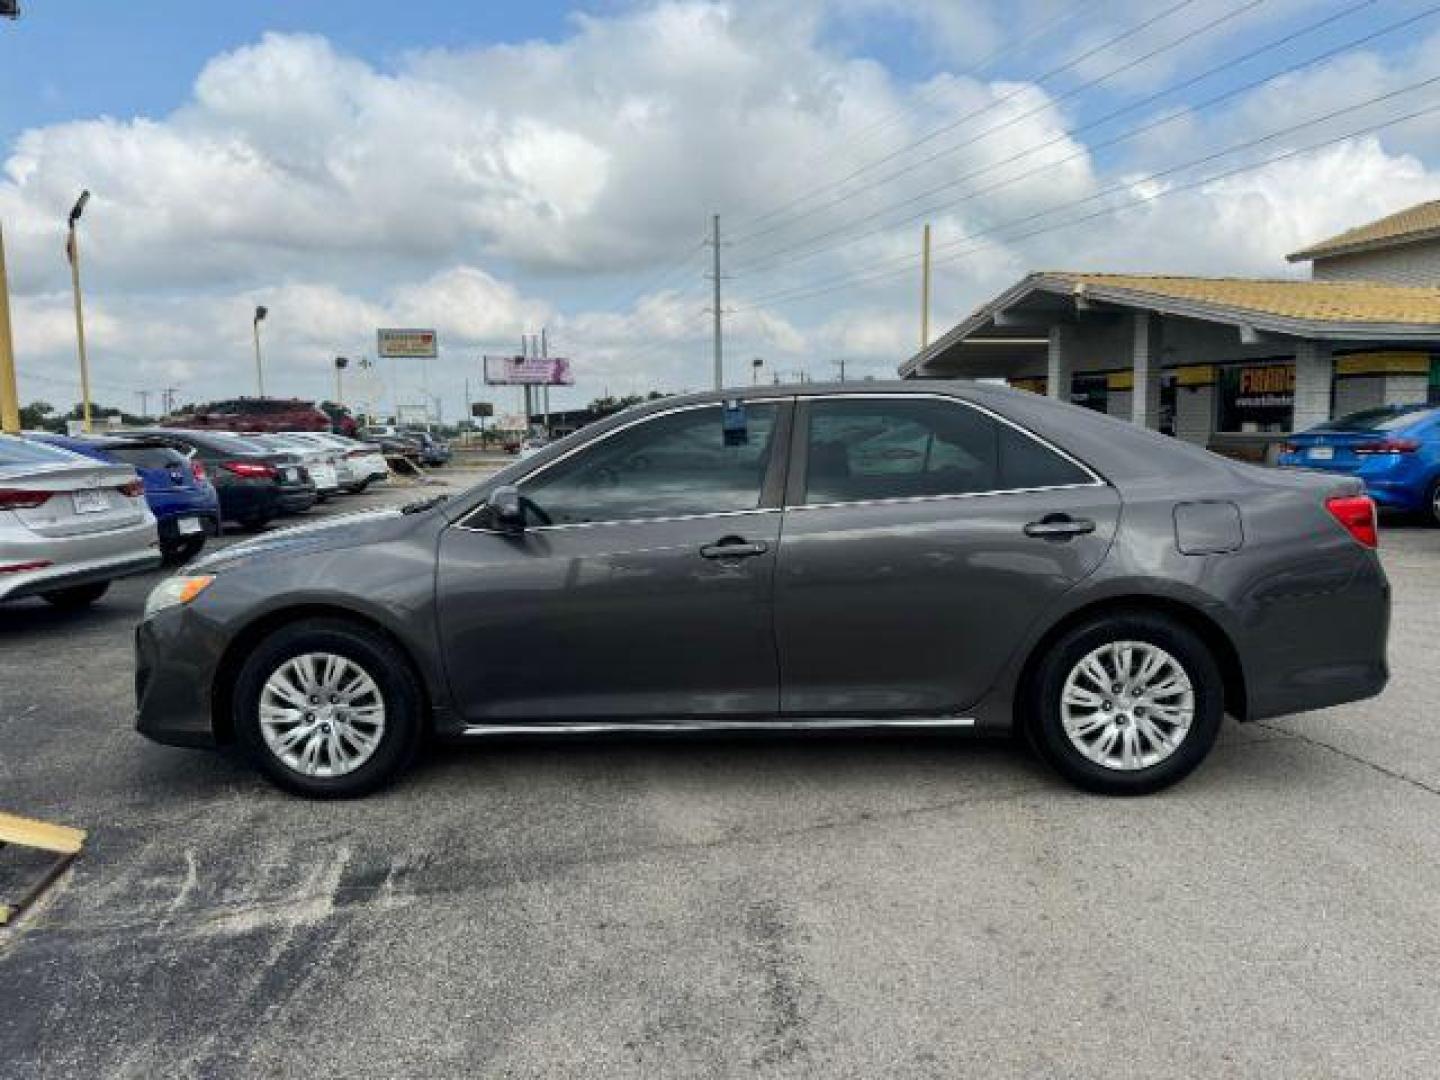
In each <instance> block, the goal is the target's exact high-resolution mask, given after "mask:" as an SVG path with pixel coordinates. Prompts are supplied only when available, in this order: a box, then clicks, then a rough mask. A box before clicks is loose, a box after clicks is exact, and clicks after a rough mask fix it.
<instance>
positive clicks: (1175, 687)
mask: <svg viewBox="0 0 1440 1080" xmlns="http://www.w3.org/2000/svg"><path fill="white" fill-rule="evenodd" d="M1060 719H1061V723H1062V724H1063V726H1064V729H1065V735H1066V737H1067V738H1068V739H1069V740H1070V742H1071V744H1072V745H1073V746H1074V747H1075V749H1076V750H1078V751H1080V753H1081V754H1083V755H1084V756H1085V757H1087V758H1088V759H1090V760H1091V761H1093V762H1095V763H1096V764H1097V765H1100V766H1103V767H1104V768H1107V769H1117V770H1122V771H1126V772H1133V771H1135V770H1138V769H1146V768H1149V767H1150V766H1152V765H1157V764H1159V763H1160V762H1162V761H1164V760H1165V759H1166V758H1168V757H1169V756H1170V755H1171V754H1173V753H1175V751H1176V750H1178V749H1179V748H1180V745H1181V743H1183V742H1184V741H1185V736H1186V735H1187V734H1188V733H1189V731H1190V726H1191V724H1192V723H1193V722H1194V720H1195V689H1194V687H1193V686H1192V684H1191V682H1190V676H1189V675H1188V674H1187V673H1186V671H1185V669H1184V667H1182V666H1181V664H1180V662H1179V661H1178V660H1176V659H1175V657H1173V656H1171V655H1170V654H1169V653H1168V652H1166V651H1165V650H1164V649H1162V648H1160V647H1159V646H1158V645H1153V644H1151V643H1149V642H1145V641H1112V642H1109V643H1107V644H1105V645H1102V646H1100V647H1099V648H1097V649H1094V650H1093V651H1091V652H1090V653H1088V654H1086V655H1085V656H1084V657H1082V658H1081V659H1080V660H1079V662H1078V663H1076V664H1075V666H1074V667H1073V668H1071V669H1070V674H1069V675H1068V676H1067V677H1066V679H1065V685H1064V687H1063V688H1062V690H1061V692H1060Z"/></svg>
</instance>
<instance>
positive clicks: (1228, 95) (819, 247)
mask: <svg viewBox="0 0 1440 1080" xmlns="http://www.w3.org/2000/svg"><path fill="white" fill-rule="evenodd" d="M1374 2H1375V0H1362V2H1361V3H1359V4H1356V5H1354V6H1352V7H1350V8H1347V9H1345V10H1344V11H1342V12H1340V13H1338V14H1337V15H1334V16H1331V17H1329V18H1327V19H1324V20H1321V21H1320V22H1319V23H1315V24H1312V25H1310V26H1308V27H1305V28H1303V29H1301V30H1298V31H1295V32H1294V33H1291V34H1287V35H1285V36H1284V37H1281V38H1278V39H1276V40H1275V41H1272V42H1270V43H1269V44H1267V45H1264V46H1261V47H1259V48H1257V49H1253V50H1251V51H1250V52H1249V53H1247V54H1245V55H1244V56H1242V57H1239V58H1237V59H1236V60H1234V61H1231V62H1228V63H1226V64H1221V65H1218V66H1217V67H1214V68H1211V69H1210V70H1209V71H1207V72H1203V73H1201V74H1200V75H1198V76H1194V77H1192V78H1189V79H1185V80H1183V81H1182V82H1180V83H1176V84H1174V85H1172V86H1169V87H1166V88H1165V89H1163V90H1160V91H1157V92H1156V93H1153V94H1150V95H1148V96H1147V97H1145V98H1142V99H1141V100H1139V101H1136V102H1132V103H1131V104H1129V105H1127V106H1125V107H1123V108H1121V109H1117V110H1114V111H1113V112H1110V113H1108V114H1106V115H1105V116H1103V117H1100V118H1098V119H1097V120H1094V121H1091V122H1090V123H1087V124H1083V125H1081V126H1080V127H1078V128H1075V129H1074V130H1073V131H1067V132H1062V133H1061V134H1060V135H1057V136H1055V137H1054V138H1052V139H1049V140H1047V141H1045V142H1043V143H1038V144H1036V145H1034V146H1031V147H1029V148H1027V149H1025V150H1021V151H1017V152H1016V153H1014V154H1011V155H1010V156H1009V157H1007V158H1004V159H1002V160H1000V161H996V162H991V163H990V164H988V165H985V166H982V167H981V168H978V169H973V170H971V171H970V172H968V173H964V174H962V175H960V176H958V177H954V178H952V179H950V180H947V181H946V182H945V183H943V184H939V185H937V186H935V187H932V188H929V189H927V190H925V191H922V192H920V193H919V194H917V195H913V196H911V197H910V198H907V199H903V200H901V201H900V202H898V203H893V204H891V205H890V206H887V207H883V208H881V209H880V210H877V211H874V212H872V213H870V214H866V215H865V216H863V217H860V218H857V219H855V220H854V221H851V222H849V223H847V224H846V225H843V226H837V227H835V228H832V229H829V230H826V231H825V232H821V233H817V234H816V235H814V236H811V237H809V238H808V239H806V240H803V241H800V242H797V243H795V244H791V245H789V246H788V247H784V248H779V249H777V250H776V251H774V252H772V253H771V254H770V255H769V256H764V257H761V258H760V259H759V260H757V261H754V262H751V263H746V264H743V265H742V266H741V267H740V270H741V271H743V272H750V273H754V272H755V271H758V270H770V269H774V268H775V267H777V266H783V265H785V264H787V263H792V262H801V261H804V260H805V259H809V258H812V257H814V256H815V255H818V254H820V253H821V252H824V251H828V250H832V249H834V248H835V247H841V246H845V245H848V244H852V243H857V242H859V241H860V240H863V239H866V238H868V237H871V236H876V235H879V234H881V233H884V232H886V231H888V230H890V229H893V228H896V227H898V226H900V225H904V224H907V223H908V222H912V221H916V220H919V219H921V218H924V217H927V216H930V215H933V214H935V213H937V212H938V211H940V210H948V209H950V208H952V207H955V206H958V205H960V204H961V203H964V202H968V201H970V200H972V199H976V198H979V197H980V196H981V195H988V194H991V193H993V192H996V191H999V190H1001V189H1003V188H1006V187H1010V186H1011V185H1013V184H1017V183H1020V182H1021V181H1023V180H1028V179H1031V178H1032V177H1035V176H1038V175H1041V174H1044V173H1047V172H1051V171H1053V170H1055V169H1057V168H1059V167H1060V166H1062V165H1065V164H1067V163H1069V162H1071V161H1075V160H1078V159H1081V158H1086V157H1089V156H1091V155H1093V154H1094V153H1095V152H1096V151H1097V150H1103V149H1107V148H1109V147H1112V146H1116V145H1118V144H1120V143H1122V142H1126V141H1128V140H1130V139H1133V138H1135V137H1136V136H1139V135H1142V134H1145V133H1146V132H1150V131H1153V130H1155V129H1157V128H1160V127H1163V126H1164V125H1166V124H1172V123H1174V122H1175V121H1176V120H1180V119H1184V118H1185V117H1188V116H1192V115H1195V114H1197V113H1200V112H1203V111H1205V110H1206V109H1209V108H1212V107H1213V106H1215V105H1218V104H1221V103H1222V102H1224V101H1227V100H1230V99H1232V98H1235V97H1238V96H1240V95H1241V94H1244V93H1248V92H1249V91H1251V90H1254V89H1256V88H1257V87H1261V86H1264V85H1266V84H1268V83H1271V82H1274V81H1276V80H1277V79H1281V78H1284V77H1285V76H1287V75H1292V74H1294V73H1295V72H1297V71H1301V70H1304V69H1305V68H1308V67H1313V66H1314V65H1316V64H1319V63H1323V62H1324V61H1326V60H1330V59H1332V58H1334V57H1336V56H1338V55H1341V54H1343V53H1346V52H1349V51H1351V50H1353V49H1356V48H1358V47H1360V46H1362V45H1365V44H1368V43H1369V42H1371V41H1374V40H1375V39H1377V38H1380V37H1383V36H1385V35H1387V34H1392V33H1394V32H1396V31H1397V30H1401V29H1404V28H1406V27H1408V26H1411V25H1413V24H1414V23H1417V22H1419V21H1421V20H1423V19H1427V18H1430V17H1431V16H1433V15H1434V14H1436V13H1437V12H1440V4H1437V5H1434V6H1432V7H1430V8H1427V9H1426V10H1424V11H1422V12H1420V13H1419V14H1417V15H1413V16H1411V17H1409V18H1406V19H1402V20H1400V21H1398V22H1395V23H1392V24H1390V25H1389V26H1385V27H1382V28H1381V29H1379V30H1376V31H1373V32H1372V33H1369V34H1366V35H1364V36H1362V37H1360V38H1356V39H1353V40H1351V41H1347V42H1344V43H1343V44H1341V45H1338V46H1336V47H1334V48H1331V49H1327V50H1326V51H1324V52H1322V53H1319V54H1317V55H1315V56H1312V57H1309V58H1308V59H1305V60H1302V61H1300V62H1298V63H1295V64H1292V65H1291V66H1290V67H1288V68H1284V69H1282V70H1280V71H1277V72H1272V73H1269V74H1267V75H1264V76H1261V77H1260V78H1258V79H1254V80H1252V81H1250V82H1248V83H1245V84H1244V85H1241V86H1238V87H1233V88H1231V89H1230V90H1227V91H1225V92H1224V93H1221V94H1217V95H1215V96H1213V97H1210V98H1208V99H1206V100H1204V101H1201V102H1196V103H1192V104H1189V105H1182V106H1180V107H1179V108H1177V109H1176V110H1175V111H1173V112H1171V113H1168V114H1166V115H1165V116H1161V117H1158V118H1157V119H1155V120H1151V121H1149V122H1147V123H1145V124H1142V125H1140V126H1138V127H1135V128H1131V129H1129V130H1127V131H1124V132H1121V133H1119V134H1117V135H1115V136H1113V137H1111V138H1109V139H1105V140H1103V141H1101V142H1098V143H1094V144H1092V145H1090V146H1082V147H1081V148H1079V149H1078V150H1076V151H1075V152H1073V153H1070V154H1067V155H1065V156H1064V157H1062V158H1060V159H1058V160H1056V161H1049V162H1046V163H1045V164H1043V165H1041V166H1039V167H1037V168H1034V169H1029V170H1027V171H1025V172H1021V173H1016V174H1014V175H1012V176H1009V177H1006V178H1005V179H1003V180H1000V181H997V182H995V183H993V184H988V185H986V186H984V187H980V188H976V189H975V190H973V191H970V192H967V193H966V194H964V195H962V196H960V197H959V198H957V199H953V200H951V201H949V202H944V203H937V204H935V205H931V206H927V207H925V208H923V209H921V210H917V211H916V212H915V213H913V214H910V215H909V216H907V217H904V218H900V219H897V220H893V221H888V222H886V223H885V224H882V225H879V226H876V227H875V228H873V229H867V230H866V231H864V232H861V233H858V234H855V235H853V236H848V237H846V238H844V239H841V240H839V241H837V242H836V243H822V241H825V240H828V239H830V238H831V237H834V236H837V235H841V234H844V233H847V232H848V231H849V230H850V229H852V228H854V227H855V226H857V225H863V224H866V223H867V222H871V221H875V220H877V219H879V218H883V217H887V216H888V215H890V214H891V213H893V212H895V211H897V210H901V209H904V208H905V207H907V206H913V205H914V204H916V203H918V202H921V201H922V200H924V199H928V198H930V197H932V196H934V195H938V194H940V193H941V192H943V191H947V190H951V189H953V188H956V187H959V186H961V185H962V184H964V183H966V182H967V181H970V180H973V179H975V178H977V177H980V176H983V175H985V174H986V173H990V172H994V171H995V170H996V169H998V168H1001V167H1002V166H1005V165H1009V164H1013V163H1014V162H1016V161H1019V160H1021V159H1023V158H1026V157H1030V156H1032V155H1034V154H1037V153H1039V152H1041V151H1043V150H1047V149H1049V148H1050V147H1052V146H1057V145H1059V144H1061V143H1064V142H1068V141H1070V140H1071V139H1073V138H1074V137H1075V136H1076V135H1079V134H1081V133H1082V132H1085V131H1089V130H1091V129H1093V128H1096V127H1099V126H1100V125H1102V124H1104V123H1107V122H1109V121H1110V120H1113V119H1115V118H1116V117H1118V116H1121V115H1123V114H1125V113H1127V112H1133V111H1135V110H1136V109H1138V108H1142V107H1144V106H1145V105H1148V104H1151V103H1152V102H1154V101H1156V100H1158V99H1160V98H1162V97H1166V96H1168V95H1169V94H1172V93H1174V92H1176V91H1177V90H1181V89H1184V88H1186V87H1187V86H1190V85H1193V84H1194V83H1196V82H1199V81H1201V80H1203V79H1206V78H1209V77H1210V76H1213V75H1215V74H1217V73H1219V72H1220V71H1223V70H1225V69H1226V68H1229V67H1233V66H1235V65H1236V64H1239V63H1244V62H1246V61H1248V60H1252V59H1254V58H1255V57H1256V56H1257V55H1259V54H1261V53H1264V52H1269V51H1272V50H1274V49H1276V48H1280V47H1282V46H1284V45H1287V44H1289V43H1290V42H1292V41H1294V40H1295V39H1296V38H1297V37H1301V36H1303V35H1305V34H1308V33H1312V32H1313V31H1315V30H1316V29H1319V28H1320V27H1322V26H1324V25H1325V24H1327V23H1330V22H1333V21H1335V20H1336V19H1338V18H1342V17H1344V16H1346V15H1349V14H1352V13H1353V12H1355V11H1356V10H1358V9H1359V8H1361V7H1366V6H1369V5H1370V4H1373V3H1374ZM797 251H798V252H799V253H798V254H794V255H793V256H791V257H789V258H786V257H784V256H786V255H789V254H790V253H791V252H797Z"/></svg>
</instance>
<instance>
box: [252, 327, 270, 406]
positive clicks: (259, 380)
mask: <svg viewBox="0 0 1440 1080" xmlns="http://www.w3.org/2000/svg"><path fill="white" fill-rule="evenodd" d="M269 314H270V309H269V308H267V307H263V306H260V305H256V308H255V322H254V324H253V326H252V329H254V331H255V386H256V387H257V388H258V390H259V393H260V396H261V397H262V398H263V397H264V396H265V365H264V364H263V363H261V361H260V324H261V323H262V322H264V321H265V316H266V315H269Z"/></svg>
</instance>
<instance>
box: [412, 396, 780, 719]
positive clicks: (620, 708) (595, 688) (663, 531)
mask: <svg viewBox="0 0 1440 1080" xmlns="http://www.w3.org/2000/svg"><path fill="white" fill-rule="evenodd" d="M791 408H792V405H791V403H790V402H789V401H788V400H784V399H778V400H766V401H752V402H749V403H746V404H736V403H732V404H731V405H728V406H722V405H719V404H705V405H687V406H682V407H679V408H676V409H674V410H667V411H665V412H662V413H658V414H651V415H648V416H645V417H642V418H639V419H637V420H636V421H635V422H634V423H632V424H628V425H622V426H620V427H618V428H616V429H613V430H612V431H610V432H608V433H606V434H605V435H602V436H600V437H599V438H598V439H596V440H593V441H591V442H588V443H585V444H583V445H582V446H581V447H579V448H577V449H576V450H574V451H572V452H571V453H570V454H568V455H565V456H563V457H561V458H559V459H557V460H556V461H553V462H548V463H545V464H544V465H542V466H540V467H539V468H537V469H536V470H535V472H533V473H531V474H530V475H529V476H527V477H525V478H524V479H523V480H522V481H521V482H520V483H519V485H518V486H519V489H520V492H521V494H522V496H523V497H524V499H525V500H526V502H525V505H526V506H527V508H528V513H529V515H530V518H531V520H530V523H529V524H528V526H527V528H525V530H524V531H523V532H520V533H518V534H513V533H512V534H506V533H503V532H499V531H495V530H494V529H493V528H491V527H490V524H491V523H490V520H489V518H488V516H487V513H486V511H485V510H484V508H481V509H480V510H479V511H477V512H476V513H474V514H472V515H471V516H470V517H469V518H467V519H464V520H462V521H461V522H459V523H457V524H456V525H455V526H452V527H451V528H449V529H447V530H446V531H445V533H444V534H443V536H442V538H441V542H440V551H439V568H438V571H437V573H438V579H437V611H438V618H439V630H440V636H441V641H442V643H443V648H444V650H445V657H446V663H447V666H448V673H449V679H450V684H451V688H452V692H453V694H454V698H455V700H456V701H457V703H458V707H459V708H460V710H461V712H462V714H463V716H464V718H465V720H466V721H467V722H470V723H486V722H504V721H516V720H528V721H546V720H555V721H560V720H567V719H594V718H602V719H603V718H612V719H615V718H625V719H635V720H646V721H663V720H676V719H679V720H692V719H696V718H700V719H703V718H706V717H711V718H731V719H733V718H738V717H749V716H765V717H770V716H773V715H774V714H775V712H776V710H777V707H778V700H779V673H778V667H777V664H776V657H775V638H774V619H773V611H772V596H771V591H772V587H773V579H774V568H775V552H776V548H777V546H778V542H779V539H780V517H781V514H780V502H781V498H782V494H783V483H784V466H785V460H784V459H785V449H786V447H787V445H788V433H789V426H790V412H791Z"/></svg>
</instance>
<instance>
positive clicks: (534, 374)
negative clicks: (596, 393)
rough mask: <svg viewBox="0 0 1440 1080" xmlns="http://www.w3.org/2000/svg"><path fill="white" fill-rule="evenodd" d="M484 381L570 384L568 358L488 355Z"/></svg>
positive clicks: (505, 383) (535, 384) (533, 384)
mask: <svg viewBox="0 0 1440 1080" xmlns="http://www.w3.org/2000/svg"><path fill="white" fill-rule="evenodd" d="M485 381H486V382H487V383H489V384H490V385H491V386H573V385H575V376H574V375H572V374H571V372H570V361H569V360H566V359H564V358H563V357H559V356H549V357H541V356H487V357H485Z"/></svg>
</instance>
